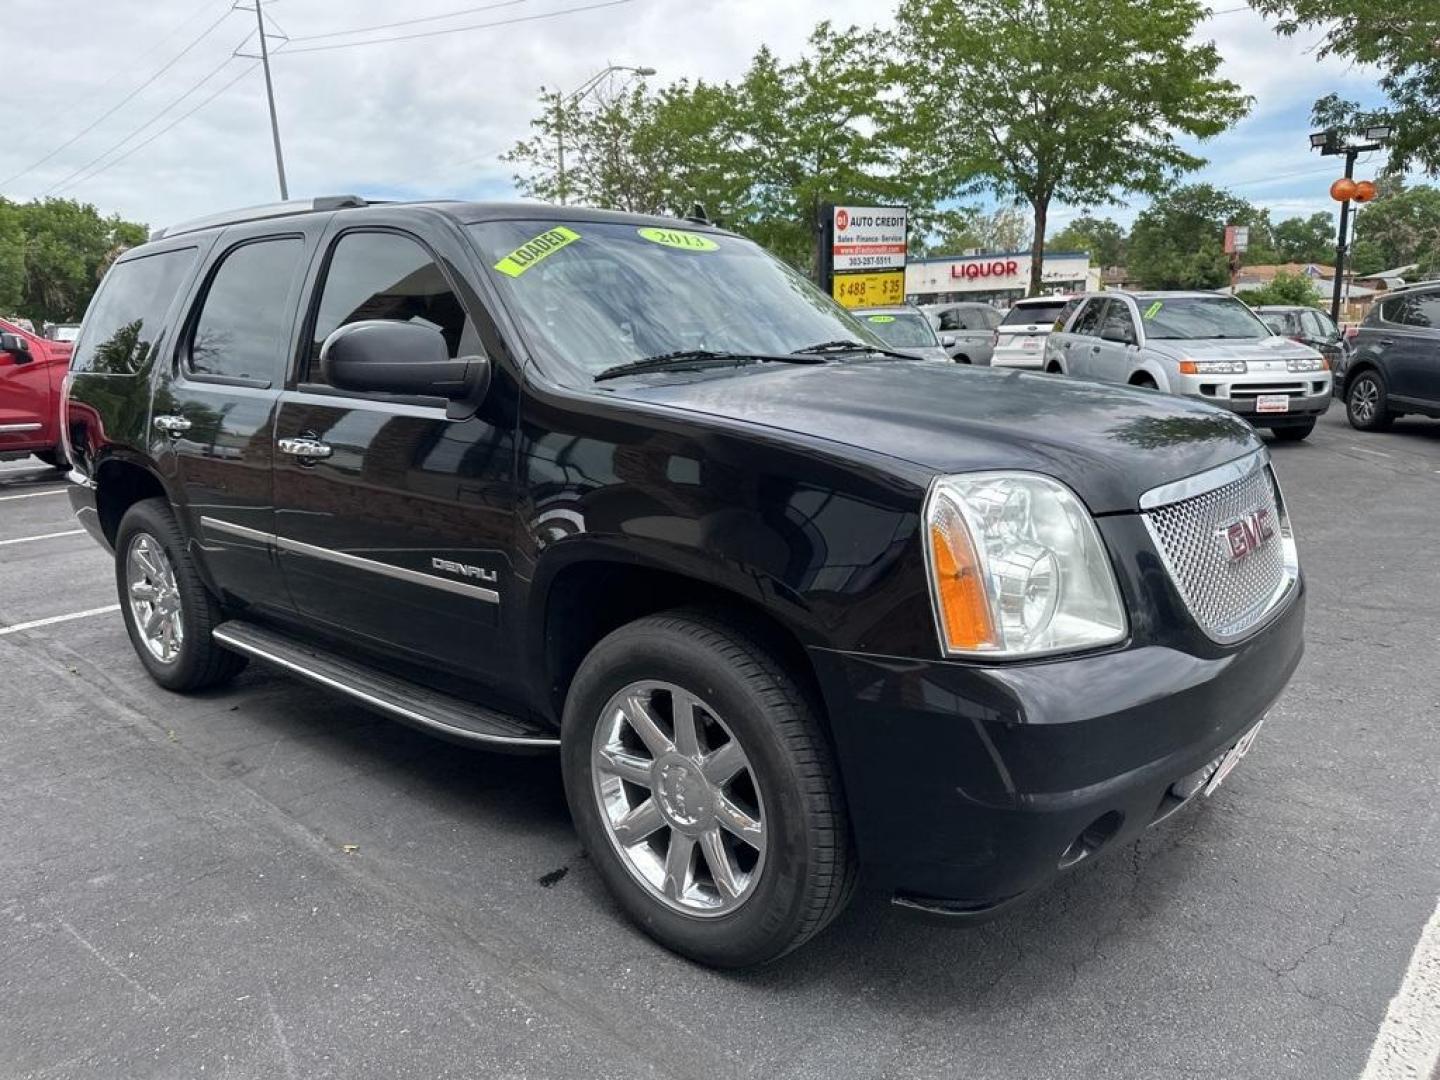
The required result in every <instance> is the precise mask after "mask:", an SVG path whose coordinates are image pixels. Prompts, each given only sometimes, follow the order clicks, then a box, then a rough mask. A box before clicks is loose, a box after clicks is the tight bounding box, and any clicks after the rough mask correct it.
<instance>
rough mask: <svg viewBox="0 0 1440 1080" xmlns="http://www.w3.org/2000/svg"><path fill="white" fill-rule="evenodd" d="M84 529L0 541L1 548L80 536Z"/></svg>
mask: <svg viewBox="0 0 1440 1080" xmlns="http://www.w3.org/2000/svg"><path fill="white" fill-rule="evenodd" d="M84 531H85V530H84V529H66V530H65V531H64V532H53V533H41V534H40V535H39V536H17V537H15V539H13V540H0V547H4V546H5V545H6V544H28V543H30V541H31V540H54V539H55V538H56V537H57V536H79V535H80V534H81V533H83V532H84Z"/></svg>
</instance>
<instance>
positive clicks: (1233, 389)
mask: <svg viewBox="0 0 1440 1080" xmlns="http://www.w3.org/2000/svg"><path fill="white" fill-rule="evenodd" d="M1332 384H1333V379H1332V377H1331V373H1330V372H1328V371H1313V372H1304V373H1297V374H1275V373H1256V374H1252V375H1180V376H1178V377H1174V378H1172V380H1171V387H1170V388H1171V390H1172V391H1173V392H1174V393H1177V394H1183V395H1185V396H1187V397H1193V398H1198V399H1200V400H1201V401H1204V402H1208V403H1209V404H1211V405H1218V406H1220V408H1222V409H1228V410H1230V411H1231V412H1233V413H1235V414H1237V415H1239V416H1243V417H1245V418H1246V419H1247V420H1249V421H1250V422H1251V423H1252V424H1255V425H1256V426H1259V427H1280V426H1284V425H1286V424H1301V423H1305V422H1307V421H1309V420H1313V419H1314V418H1315V417H1317V416H1319V415H1320V414H1321V413H1323V412H1324V411H1325V410H1326V409H1328V408H1329V407H1330V401H1331V393H1332ZM1262 394H1263V395H1265V396H1275V395H1279V394H1283V395H1285V397H1286V398H1287V399H1288V405H1289V407H1288V408H1287V409H1286V411H1285V412H1265V413H1262V412H1260V411H1259V410H1258V409H1257V407H1256V400H1257V398H1259V397H1260V396H1261V395H1262Z"/></svg>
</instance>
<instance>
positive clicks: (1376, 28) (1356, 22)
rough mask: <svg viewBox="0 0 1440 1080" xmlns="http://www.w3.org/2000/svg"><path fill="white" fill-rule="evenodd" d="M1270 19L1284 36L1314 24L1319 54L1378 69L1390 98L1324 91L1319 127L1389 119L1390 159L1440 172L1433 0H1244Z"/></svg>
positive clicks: (1438, 10) (1438, 54) (1439, 67)
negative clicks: (1366, 100) (1376, 101)
mask: <svg viewBox="0 0 1440 1080" xmlns="http://www.w3.org/2000/svg"><path fill="white" fill-rule="evenodd" d="M1250 6H1251V7H1253V8H1254V9H1255V10H1256V11H1258V12H1260V13H1262V14H1264V15H1270V16H1273V17H1275V18H1276V20H1277V22H1276V27H1275V28H1276V31H1277V32H1278V33H1280V34H1283V35H1285V36H1287V37H1289V36H1293V35H1295V34H1298V33H1302V32H1307V33H1308V32H1310V31H1315V30H1319V31H1320V33H1321V37H1320V41H1319V47H1318V48H1316V49H1315V50H1314V52H1315V55H1316V58H1317V59H1324V58H1325V57H1327V56H1343V57H1345V58H1347V59H1349V60H1352V61H1355V62H1358V63H1361V64H1367V65H1373V66H1375V67H1378V68H1379V69H1380V88H1381V90H1383V91H1384V92H1385V95H1386V97H1387V98H1388V99H1389V100H1388V102H1387V104H1386V106H1385V107H1384V108H1380V109H1370V108H1366V107H1364V106H1362V105H1360V104H1358V103H1357V102H1354V101H1347V100H1345V99H1343V98H1341V97H1340V96H1339V95H1338V94H1329V95H1326V96H1325V97H1322V98H1321V99H1320V100H1319V101H1317V102H1316V103H1315V108H1314V117H1313V118H1314V120H1315V122H1316V123H1317V124H1319V125H1322V126H1325V127H1339V128H1342V129H1347V130H1359V129H1362V128H1364V127H1366V126H1368V125H1370V124H1375V123H1388V124H1390V125H1392V126H1393V127H1394V129H1395V137H1394V139H1393V140H1392V142H1391V144H1390V153H1391V159H1390V160H1391V165H1392V167H1394V168H1397V169H1401V170H1403V169H1406V168H1411V167H1418V168H1420V169H1423V170H1424V171H1425V172H1428V173H1430V174H1432V175H1437V174H1440V44H1437V43H1440V7H1437V5H1436V0H1404V2H1392V3H1375V2H1373V0H1250Z"/></svg>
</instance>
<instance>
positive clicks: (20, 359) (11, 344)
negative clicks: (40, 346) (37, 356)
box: [0, 334, 33, 364]
mask: <svg viewBox="0 0 1440 1080" xmlns="http://www.w3.org/2000/svg"><path fill="white" fill-rule="evenodd" d="M0 352H3V353H9V354H10V355H11V356H13V357H14V358H15V363H17V364H28V363H29V362H30V361H31V360H32V359H33V357H31V355H30V342H28V341H26V340H25V339H24V338H23V337H21V336H20V335H19V334H0Z"/></svg>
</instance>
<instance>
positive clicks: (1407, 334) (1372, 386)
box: [1335, 281, 1440, 431]
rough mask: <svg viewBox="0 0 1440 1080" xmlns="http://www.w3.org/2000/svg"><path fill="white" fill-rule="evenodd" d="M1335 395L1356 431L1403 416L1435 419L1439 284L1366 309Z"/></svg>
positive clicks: (1398, 293)
mask: <svg viewBox="0 0 1440 1080" xmlns="http://www.w3.org/2000/svg"><path fill="white" fill-rule="evenodd" d="M1335 393H1336V396H1338V397H1341V398H1343V399H1344V401H1345V413H1346V416H1347V417H1348V418H1349V420H1350V425H1351V426H1352V427H1355V428H1358V429H1359V430H1360V431H1381V430H1383V429H1385V428H1387V427H1389V426H1390V424H1391V423H1392V422H1393V421H1394V419H1395V418H1396V417H1397V416H1404V415H1405V414H1406V413H1418V414H1419V415H1421V416H1429V417H1435V418H1437V419H1440V281H1429V282H1424V283H1421V284H1417V285H1410V286H1407V287H1406V288H1403V289H1396V290H1394V291H1393V292H1390V293H1387V294H1386V295H1385V298H1384V299H1383V300H1380V301H1378V302H1377V303H1376V304H1374V305H1373V306H1372V307H1371V308H1370V310H1369V311H1368V312H1367V313H1366V315H1365V318H1364V319H1363V320H1362V321H1361V323H1360V329H1359V332H1358V333H1357V334H1356V335H1355V343H1354V348H1353V349H1352V351H1351V354H1350V357H1349V359H1348V360H1347V361H1346V363H1345V365H1344V366H1343V367H1342V368H1341V370H1340V371H1339V372H1337V373H1336V376H1335Z"/></svg>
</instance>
